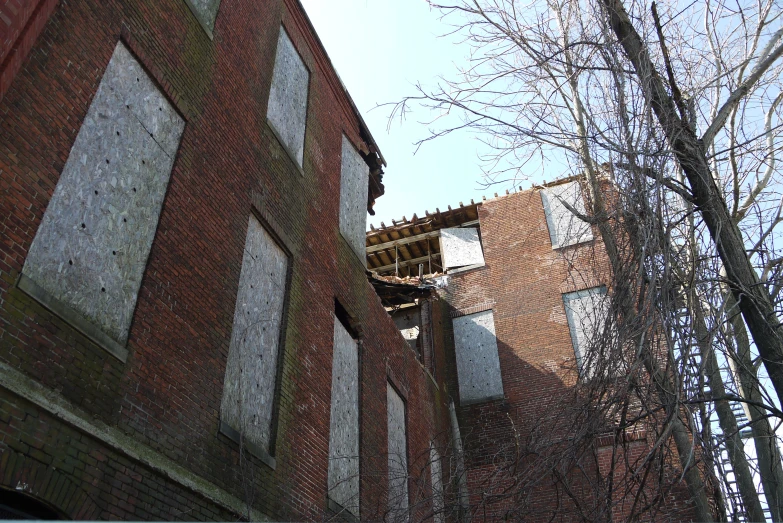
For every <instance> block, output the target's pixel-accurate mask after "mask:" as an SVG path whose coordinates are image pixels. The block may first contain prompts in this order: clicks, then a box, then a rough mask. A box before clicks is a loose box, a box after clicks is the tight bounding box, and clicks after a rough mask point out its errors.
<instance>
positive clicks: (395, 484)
mask: <svg viewBox="0 0 783 523" xmlns="http://www.w3.org/2000/svg"><path fill="white" fill-rule="evenodd" d="M386 409H387V414H388V427H389V438H388V439H389V447H388V450H389V520H390V521H407V520H408V436H407V429H406V424H405V402H404V401H403V399H402V398H401V397H400V395H399V394H398V393H397V391H396V390H394V387H392V385H391V383H387V384H386Z"/></svg>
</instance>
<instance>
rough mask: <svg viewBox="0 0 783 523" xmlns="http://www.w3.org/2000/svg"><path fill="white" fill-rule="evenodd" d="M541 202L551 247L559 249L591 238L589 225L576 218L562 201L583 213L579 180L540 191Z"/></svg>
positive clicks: (583, 203)
mask: <svg viewBox="0 0 783 523" xmlns="http://www.w3.org/2000/svg"><path fill="white" fill-rule="evenodd" d="M541 202H542V204H543V206H544V213H545V214H546V223H547V226H548V228H549V238H550V239H551V240H552V248H553V249H559V248H561V247H568V246H569V245H575V244H578V243H582V242H586V241H589V240H592V239H593V230H592V229H591V228H590V225H589V224H587V223H586V222H583V221H582V220H580V219H579V218H577V217H576V216H575V215H574V214H573V213H572V212H571V211H570V210H568V208H567V207H566V206H565V205H563V202H566V203H568V205H570V206H571V207H572V208H573V209H575V210H576V211H577V212H579V213H580V214H584V213H585V202H584V199H583V198H582V190H581V186H580V185H579V182H568V183H563V184H560V185H555V186H554V187H549V188H548V189H544V190H543V191H541Z"/></svg>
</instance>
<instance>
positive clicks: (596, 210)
mask: <svg viewBox="0 0 783 523" xmlns="http://www.w3.org/2000/svg"><path fill="white" fill-rule="evenodd" d="M587 173H588V174H587V176H588V184H589V186H590V196H591V200H592V212H593V216H598V217H600V218H601V219H598V220H597V226H598V230H599V232H600V234H601V240H602V241H603V244H604V248H605V249H606V252H607V256H608V258H609V264H610V266H611V268H612V273H613V274H614V275H615V276H614V281H615V284H616V286H615V288H614V292H613V297H612V299H613V302H614V303H615V304H616V306H617V308H618V310H619V311H620V314H621V315H622V318H623V321H625V322H627V324H629V325H633V324H634V323H635V318H636V307H635V304H634V301H633V297H632V296H633V293H632V292H631V290H630V287H631V286H632V285H633V283H632V282H629V281H627V280H624V276H618V275H622V274H624V270H623V268H624V265H625V264H624V263H623V261H622V260H621V259H620V254H619V252H620V251H619V246H618V244H617V238H616V236H615V233H614V231H613V230H612V228H611V226H610V224H609V221H608V220H606V219H603V218H604V217H606V216H607V213H606V204H605V202H604V198H603V192H602V190H601V187H600V180H599V179H598V178H597V175H596V173H595V170H594V169H587ZM642 345H643V343H641V342H640V340H636V341H635V342H634V346H636V347H639V346H642ZM642 358H643V361H644V366H645V368H646V369H647V372H648V373H649V374H650V377H651V379H652V380H653V382H654V384H655V389H656V393H657V395H658V397H659V400H660V402H661V404H662V405H663V406H664V408H665V411H666V414H667V415H668V417H669V419H670V420H671V423H672V437H673V438H674V443H675V445H676V447H677V454H678V455H679V459H680V465H681V466H682V469H683V471H684V474H685V483H686V485H687V487H688V492H689V494H690V496H691V499H692V500H693V503H694V507H695V510H696V517H697V519H698V520H699V521H702V522H709V521H712V520H713V517H712V511H711V510H710V504H709V501H708V499H707V492H706V490H705V487H704V482H703V481H702V477H701V474H700V473H699V470H698V469H697V468H696V467H694V466H693V465H694V461H693V459H692V458H693V454H694V452H693V450H694V443H693V438H692V437H691V436H690V435H689V433H688V429H687V427H686V426H685V425H684V424H683V423H682V420H681V419H680V404H679V403H678V401H677V394H675V391H676V390H677V383H678V382H677V380H671V379H670V377H669V376H668V375H667V374H666V373H664V372H663V371H662V370H661V369H660V367H659V366H658V363H657V361H656V360H655V356H654V355H653V354H652V353H651V352H650V351H649V350H646V351H645V352H644V354H643V356H642Z"/></svg>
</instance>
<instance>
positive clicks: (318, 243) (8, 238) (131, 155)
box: [0, 0, 448, 521]
mask: <svg viewBox="0 0 783 523" xmlns="http://www.w3.org/2000/svg"><path fill="white" fill-rule="evenodd" d="M0 40H2V42H3V44H2V50H3V54H2V56H0V63H2V68H0V80H1V81H0V97H2V98H1V99H0V487H2V488H1V489H0V495H1V496H2V497H0V505H2V508H0V513H2V514H3V515H9V514H10V515H12V516H17V517H21V516H24V515H25V514H27V515H37V516H47V517H62V518H74V519H78V518H89V519H105V518H121V519H136V520H141V519H158V520H168V519H191V520H200V519H213V520H215V519H217V520H226V521H229V520H236V519H238V518H249V519H260V520H263V519H275V520H320V519H325V518H327V517H330V515H337V516H338V517H341V518H345V519H351V518H357V517H358V518H361V519H379V518H382V517H384V515H385V514H387V513H391V514H402V513H403V512H405V513H407V510H408V507H411V508H410V510H411V514H412V517H415V518H416V519H423V518H424V517H425V516H426V514H427V513H430V514H431V513H432V503H433V499H436V500H437V499H439V498H438V496H437V495H436V496H434V497H433V496H432V494H431V493H432V491H433V490H432V481H431V477H432V474H433V472H434V473H435V478H436V494H437V489H438V484H439V483H438V482H439V479H438V478H439V477H440V474H441V472H440V470H439V469H438V468H437V464H436V465H435V467H436V468H434V469H433V468H432V467H430V466H428V463H429V458H430V456H431V455H433V453H434V454H435V455H437V454H438V452H439V450H438V449H439V445H441V443H440V442H439V441H438V439H437V435H438V434H442V433H445V432H447V430H446V428H447V423H448V410H447V409H446V408H445V405H446V404H445V403H444V401H442V399H441V390H442V384H440V385H439V384H438V383H437V380H435V379H434V378H433V375H431V374H430V373H429V372H428V371H427V370H426V369H424V367H423V366H422V365H421V364H420V363H419V361H418V360H417V359H416V358H415V357H414V356H413V355H412V353H411V351H410V349H409V348H408V345H407V343H406V340H405V339H404V338H403V337H402V336H400V333H399V331H398V330H397V328H396V326H395V324H394V322H393V320H392V319H391V318H390V317H389V315H388V314H387V312H386V310H385V309H384V307H383V306H382V304H381V301H380V299H379V297H378V295H377V294H376V292H375V290H374V287H373V286H372V285H371V284H370V282H369V281H368V279H367V275H366V270H365V255H364V241H365V238H364V227H365V217H366V211H367V210H370V211H371V209H372V205H373V202H374V200H375V198H377V197H378V196H380V195H381V194H382V193H383V185H382V183H381V177H382V168H383V165H384V163H385V162H384V159H383V157H382V156H381V153H380V151H379V150H378V148H377V146H376V145H375V143H374V141H373V138H372V136H371V135H370V132H369V130H368V129H367V128H366V126H365V124H364V123H363V121H362V118H361V116H360V115H359V114H358V112H357V110H356V108H355V107H354V105H353V103H352V101H351V99H350V97H349V95H348V93H347V92H346V91H345V89H344V87H343V86H342V84H341V83H340V81H339V78H338V77H337V75H336V73H335V71H334V69H333V67H332V66H331V64H330V62H329V59H328V57H327V55H326V53H325V51H324V49H323V46H322V45H321V43H320V42H319V40H318V38H317V36H316V34H315V32H314V30H313V28H312V26H311V24H310V22H309V21H308V19H307V17H306V15H305V13H304V10H303V8H302V7H301V5H300V4H299V3H298V2H296V1H295V0H249V1H244V0H240V1H234V2H226V1H223V2H221V1H220V0H164V1H161V2H145V1H142V0H138V1H136V0H110V1H104V0H87V1H79V2H66V1H64V0H10V1H9V2H3V3H2V5H0ZM387 405H388V408H387ZM388 449H392V452H387V450H388ZM438 464H439V462H438ZM390 471H391V472H390ZM400 471H402V472H400ZM408 472H410V480H409V481H408V478H407V477H408V475H409V474H408ZM403 473H404V479H400V476H401V474H403ZM379 478H387V479H386V480H383V481H381V480H379ZM390 487H391V492H392V493H393V495H391V496H390V495H388V492H389V491H390Z"/></svg>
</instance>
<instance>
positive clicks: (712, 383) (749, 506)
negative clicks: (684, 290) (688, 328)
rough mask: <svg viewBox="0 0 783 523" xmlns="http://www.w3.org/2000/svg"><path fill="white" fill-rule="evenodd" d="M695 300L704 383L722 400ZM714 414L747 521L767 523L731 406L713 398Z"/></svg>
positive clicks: (712, 354)
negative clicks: (724, 443)
mask: <svg viewBox="0 0 783 523" xmlns="http://www.w3.org/2000/svg"><path fill="white" fill-rule="evenodd" d="M697 300H698V298H696V299H695V300H692V301H691V310H692V311H693V319H694V327H695V330H696V340H697V343H698V345H699V352H700V354H701V360H702V363H703V364H704V367H705V370H706V373H707V382H708V384H709V387H710V391H711V393H712V397H713V398H725V397H726V388H725V387H724V385H723V378H722V377H721V375H720V367H719V366H718V358H717V357H716V356H715V351H713V350H712V346H711V343H710V340H709V332H708V331H707V325H706V324H705V323H704V315H703V311H702V305H701V303H698V302H697V303H693V302H694V301H697ZM715 411H716V412H717V413H718V422H719V423H720V428H721V431H723V437H724V438H726V450H727V451H728V454H729V460H730V461H731V468H732V470H733V471H734V477H735V479H736V481H737V487H738V488H739V493H740V497H741V498H742V504H743V505H744V506H745V512H746V514H747V516H748V520H749V521H766V517H765V516H764V510H763V509H762V508H761V501H759V495H758V492H756V486H755V485H754V484H753V475H752V473H751V471H750V465H749V464H748V460H747V457H746V456H745V446H744V444H743V442H742V438H741V437H740V433H739V426H738V425H737V418H736V417H735V416H734V412H732V410H731V405H729V402H728V400H725V399H716V400H715Z"/></svg>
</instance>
